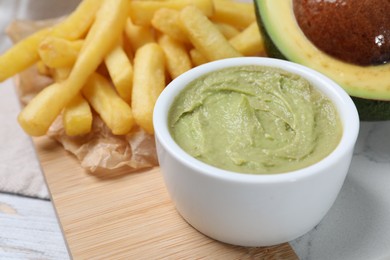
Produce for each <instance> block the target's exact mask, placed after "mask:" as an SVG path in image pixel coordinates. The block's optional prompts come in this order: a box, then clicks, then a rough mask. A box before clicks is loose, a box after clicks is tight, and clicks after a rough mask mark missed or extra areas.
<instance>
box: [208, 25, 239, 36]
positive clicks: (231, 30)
mask: <svg viewBox="0 0 390 260" xmlns="http://www.w3.org/2000/svg"><path fill="white" fill-rule="evenodd" d="M214 24H215V25H216V26H217V27H218V29H219V30H220V31H221V33H222V34H223V36H225V38H226V39H231V38H233V37H234V36H236V35H237V34H239V33H240V30H238V29H237V28H236V27H234V26H232V25H230V24H227V23H216V22H214Z"/></svg>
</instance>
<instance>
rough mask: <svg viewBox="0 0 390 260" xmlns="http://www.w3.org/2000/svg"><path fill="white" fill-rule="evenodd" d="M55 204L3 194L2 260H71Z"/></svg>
mask: <svg viewBox="0 0 390 260" xmlns="http://www.w3.org/2000/svg"><path fill="white" fill-rule="evenodd" d="M69 258H70V257H69V255H68V251H67V248H66V245H65V242H64V238H63V236H62V233H61V230H60V227H59V224H58V221H57V218H56V215H55V212H54V209H53V206H52V203H51V201H47V200H41V199H35V198H27V197H21V196H16V195H9V194H4V193H0V259H56V260H57V259H59V260H61V259H69Z"/></svg>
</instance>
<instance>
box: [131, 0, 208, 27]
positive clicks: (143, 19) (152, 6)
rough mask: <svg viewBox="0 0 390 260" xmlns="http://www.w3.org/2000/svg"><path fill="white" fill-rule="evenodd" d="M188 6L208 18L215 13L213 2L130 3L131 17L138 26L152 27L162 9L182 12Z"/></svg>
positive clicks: (200, 0)
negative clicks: (155, 17)
mask: <svg viewBox="0 0 390 260" xmlns="http://www.w3.org/2000/svg"><path fill="white" fill-rule="evenodd" d="M188 5H194V6H196V7H198V8H199V9H200V10H201V11H202V12H203V13H204V14H205V15H206V16H211V15H213V13H214V5H213V1H212V0H165V1H153V0H151V1H132V2H131V3H130V17H131V18H132V19H133V22H134V23H135V24H137V25H142V26H144V25H150V24H151V20H152V19H153V16H154V13H155V12H156V11H157V10H159V9H161V8H170V9H175V10H181V9H183V8H184V7H186V6H188Z"/></svg>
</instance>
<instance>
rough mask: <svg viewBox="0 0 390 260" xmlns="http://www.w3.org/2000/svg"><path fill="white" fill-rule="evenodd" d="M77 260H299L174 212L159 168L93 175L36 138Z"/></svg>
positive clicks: (46, 141)
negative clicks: (237, 241) (232, 239)
mask: <svg viewBox="0 0 390 260" xmlns="http://www.w3.org/2000/svg"><path fill="white" fill-rule="evenodd" d="M34 143H35V146H36V149H37V152H38V156H39V158H40V161H41V164H42V168H43V171H44V175H45V178H46V182H47V184H48V187H49V190H50V193H51V197H52V200H53V203H54V206H55V209H56V212H57V215H58V218H59V221H60V224H61V226H62V229H63V233H64V235H65V238H66V242H67V244H68V248H69V251H70V254H71V255H72V257H73V259H135V258H136V259H166V258H170V259H194V258H196V259H199V258H213V259H215V258H219V259H221V258H222V259H253V258H255V259H298V258H297V256H296V254H295V253H294V251H293V250H292V249H291V247H290V245H289V244H287V243H286V244H282V245H278V246H273V247H266V248H247V247H238V246H232V245H228V244H224V243H220V242H217V241H215V240H213V239H210V238H208V237H206V236H204V235H203V234H201V233H199V232H198V231H196V230H195V229H194V228H192V227H191V226H190V225H189V224H188V223H187V222H185V220H183V219H182V218H181V217H180V215H179V214H178V213H177V212H176V210H175V208H174V206H173V204H172V203H171V201H170V198H169V195H168V193H167V191H166V189H165V186H164V183H163V180H162V177H161V175H160V173H159V168H158V167H156V168H153V169H149V170H146V171H142V172H136V173H128V172H127V170H126V169H119V170H116V171H113V172H112V171H110V172H108V171H101V172H96V173H90V172H87V171H85V170H84V169H82V168H81V167H80V166H79V163H78V161H77V160H76V159H75V158H74V157H73V156H71V155H70V154H68V153H67V152H66V151H64V150H63V148H62V147H61V146H60V145H59V144H58V143H56V142H55V141H53V140H51V139H49V138H47V137H39V138H34Z"/></svg>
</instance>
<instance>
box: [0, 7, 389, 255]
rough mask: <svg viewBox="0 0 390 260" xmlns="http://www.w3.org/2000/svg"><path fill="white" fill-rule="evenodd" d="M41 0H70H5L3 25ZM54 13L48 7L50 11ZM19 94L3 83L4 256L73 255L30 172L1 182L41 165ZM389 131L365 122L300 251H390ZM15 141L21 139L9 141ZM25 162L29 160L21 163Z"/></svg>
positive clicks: (0, 227)
mask: <svg viewBox="0 0 390 260" xmlns="http://www.w3.org/2000/svg"><path fill="white" fill-rule="evenodd" d="M44 2H45V3H46V4H47V3H51V4H52V5H53V4H54V3H55V4H61V3H67V4H69V2H66V1H59V0H56V1H54V0H50V1H49V0H34V1H28V0H0V29H1V30H2V29H3V28H4V27H3V24H4V23H1V22H2V21H3V22H4V21H9V20H10V19H11V18H15V17H24V16H26V15H27V16H29V14H30V13H31V11H33V10H34V9H37V10H43V9H42V8H41V7H39V6H42V5H43V4H44ZM71 2H72V1H71ZM28 3H29V4H31V3H35V5H30V6H29V8H27V7H25V8H19V9H17V8H11V9H8V11H7V12H5V10H6V9H5V7H6V6H7V5H8V6H12V5H14V4H15V5H16V4H24V5H27V4H28ZM58 6H60V5H58ZM63 6H64V5H62V7H61V8H63ZM39 8H41V9H39ZM46 10H48V9H46ZM51 14H53V13H51ZM51 14H47V13H46V15H47V17H49V16H51ZM30 17H33V18H37V16H35V15H30ZM38 18H43V16H38ZM7 46H9V42H8V41H7V40H5V39H4V36H3V35H0V53H1V51H2V50H4V49H5V48H6V47H7ZM16 100H17V99H16V96H15V92H14V91H13V89H12V86H11V85H10V83H9V82H8V83H2V84H0V120H1V122H2V124H1V125H0V144H1V145H0V155H2V156H3V157H0V165H2V166H1V167H0V176H1V174H2V173H3V176H6V177H7V179H6V181H4V180H5V179H3V183H1V179H0V259H68V258H69V256H68V254H67V249H66V244H65V241H64V240H63V237H62V233H61V230H60V227H59V224H58V221H57V219H56V215H55V211H54V210H53V205H52V203H51V202H50V201H49V200H43V199H40V198H39V197H40V195H38V194H40V193H39V192H38V193H36V194H35V195H31V193H30V195H29V192H31V190H30V191H29V192H27V190H28V189H27V188H26V187H29V186H30V187H31V179H29V180H28V181H26V182H25V183H26V186H24V187H20V188H19V189H18V190H19V191H18V192H12V191H9V190H5V189H4V188H3V189H1V186H3V187H10V186H12V184H13V183H14V180H15V178H11V177H15V176H19V175H18V174H19V173H20V172H19V171H24V170H25V169H29V168H35V169H37V168H36V167H39V165H38V162H37V161H36V157H35V154H34V150H33V147H32V143H31V140H30V139H29V138H26V137H21V138H16V139H15V138H13V136H14V134H15V132H17V131H15V127H16V126H15V124H16V122H15V115H16V114H17V109H18V104H17V103H16V102H17V101H16ZM6 103H7V104H11V105H12V106H14V109H11V110H12V111H11V112H10V111H9V106H8V105H7V106H4V104H6ZM1 105H3V106H1ZM389 137H390V121H389V122H364V123H362V124H361V131H360V135H359V138H358V142H357V145H356V149H355V154H354V157H353V160H352V164H351V168H350V171H349V174H348V176H347V179H346V181H345V183H344V186H343V188H342V190H341V193H340V195H339V196H338V198H337V200H336V202H335V204H334V205H333V207H332V208H331V210H330V211H329V213H328V214H327V215H326V217H325V218H324V219H323V221H322V222H321V223H320V224H319V225H318V226H317V227H316V228H315V229H314V230H312V231H310V232H309V233H308V234H306V235H304V236H303V237H301V238H298V239H296V240H294V241H292V242H291V245H292V246H293V248H294V250H295V251H296V253H297V255H298V256H299V258H300V259H303V260H305V259H307V260H311V259H314V260H326V259H332V260H339V259H340V260H349V259H351V260H352V259H353V260H366V259H390V138H389ZM13 139H14V140H13ZM16 143H18V144H19V145H20V147H19V148H18V149H16V148H15V147H14V148H13V149H10V146H11V145H12V144H16ZM23 147H24V148H23ZM19 149H20V150H19ZM26 151H28V152H26ZM5 156H6V157H5ZM15 162H17V163H15ZM22 164H24V165H25V166H26V167H20V166H21V165H22ZM34 165H35V166H34ZM23 169H24V170H23ZM33 178H35V179H34V180H35V181H36V180H38V181H37V183H38V186H36V187H40V188H39V189H35V190H40V192H42V190H45V184H44V181H43V178H42V173H41V172H40V171H39V170H38V171H35V172H34V174H33ZM1 184H3V185H1ZM5 184H7V185H5ZM42 187H43V188H42ZM10 193H11V194H10ZM16 194H19V195H16ZM20 195H23V196H32V197H23V196H20ZM43 197H44V196H43Z"/></svg>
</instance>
